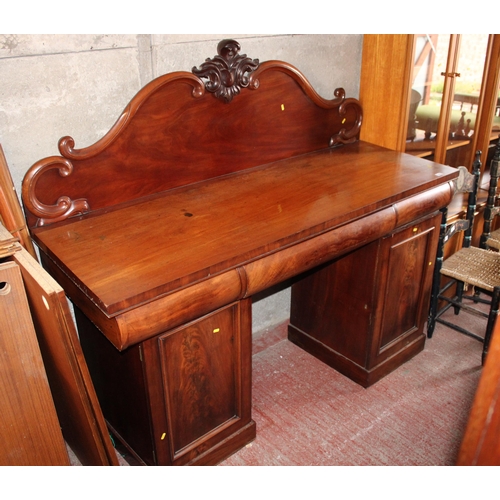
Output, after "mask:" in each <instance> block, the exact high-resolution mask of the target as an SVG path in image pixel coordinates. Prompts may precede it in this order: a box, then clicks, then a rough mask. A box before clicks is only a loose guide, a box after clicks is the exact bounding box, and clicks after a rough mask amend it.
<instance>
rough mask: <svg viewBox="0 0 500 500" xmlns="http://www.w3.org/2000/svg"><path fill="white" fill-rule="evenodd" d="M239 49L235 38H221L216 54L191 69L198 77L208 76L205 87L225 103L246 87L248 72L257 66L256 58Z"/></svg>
mask: <svg viewBox="0 0 500 500" xmlns="http://www.w3.org/2000/svg"><path fill="white" fill-rule="evenodd" d="M240 49H241V45H240V44H239V43H238V42H237V41H236V40H222V41H221V42H219V44H218V45H217V53H218V55H217V56H215V57H213V58H212V59H206V60H205V62H204V63H203V64H202V65H201V66H200V68H199V69H198V68H196V67H194V68H193V69H192V72H193V73H194V74H195V75H196V76H198V77H199V78H208V81H206V82H205V89H206V90H207V91H208V92H211V93H213V94H215V97H217V98H218V99H221V100H222V101H223V102H225V103H229V102H231V101H232V100H233V97H234V96H236V95H238V94H239V93H240V91H241V89H242V88H245V87H248V84H249V82H250V78H249V77H250V74H251V73H252V72H253V71H255V70H256V69H257V68H258V67H259V60H258V59H250V58H249V57H247V56H246V54H239V51H240Z"/></svg>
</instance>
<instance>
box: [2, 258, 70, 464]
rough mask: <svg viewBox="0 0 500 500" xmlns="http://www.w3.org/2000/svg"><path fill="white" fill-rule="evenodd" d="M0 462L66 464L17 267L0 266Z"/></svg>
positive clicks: (45, 376)
mask: <svg viewBox="0 0 500 500" xmlns="http://www.w3.org/2000/svg"><path fill="white" fill-rule="evenodd" d="M0 317H1V318H2V321H1V322H0V407H1V409H2V417H1V418H0V439H1V442H2V446H1V447H0V465H10V466H13V465H15V466H18V465H31V466H33V465H69V458H68V454H67V451H66V446H65V444H64V439H63V437H62V434H61V430H60V427H59V421H58V419H57V414H56V410H55V407H54V401H53V400H52V395H51V392H50V388H49V384H48V381H47V375H46V373H45V368H44V365H43V361H42V357H41V354H40V349H39V347H38V343H37V339H36V335H35V330H34V327H33V322H32V321H31V316H30V311H29V306H28V301H27V298H26V294H25V292H24V286H23V280H22V278H21V273H20V270H19V266H17V264H15V263H14V262H5V263H2V264H0Z"/></svg>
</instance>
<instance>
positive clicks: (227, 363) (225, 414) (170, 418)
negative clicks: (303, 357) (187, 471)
mask: <svg viewBox="0 0 500 500" xmlns="http://www.w3.org/2000/svg"><path fill="white" fill-rule="evenodd" d="M243 304H245V305H244V306H243V309H245V310H244V311H243V312H241V313H240V307H239V304H238V303H235V304H233V305H231V306H228V307H226V308H224V309H221V310H219V311H216V312H215V313H212V314H209V315H207V316H205V317H203V318H201V319H200V320H197V321H194V322H192V323H189V324H187V325H185V326H183V327H181V328H178V329H175V330H172V331H170V332H168V333H165V334H163V335H160V336H159V337H157V338H156V339H152V340H151V341H147V342H146V343H144V344H145V347H146V344H148V343H149V344H151V343H152V342H155V343H156V344H157V347H158V349H157V353H158V358H159V359H158V361H159V372H158V375H159V376H160V377H161V384H160V385H161V390H162V397H163V400H164V410H165V418H164V419H163V423H162V419H161V418H156V420H155V421H156V422H157V426H156V428H155V439H156V441H157V443H158V448H164V446H168V447H169V450H168V455H169V460H171V462H172V463H173V464H177V463H185V462H186V461H192V460H193V459H195V458H196V457H197V456H198V455H199V454H201V453H204V452H206V451H207V450H208V449H210V448H211V447H212V446H214V444H215V443H216V442H219V441H221V440H222V439H225V438H226V437H227V436H229V435H230V434H232V433H234V431H235V429H236V428H237V429H239V428H241V427H243V426H244V425H246V424H248V423H249V422H250V408H251V401H250V387H251V386H250V382H251V368H250V364H251V358H250V355H251V354H250V348H251V321H250V314H249V312H247V311H246V309H249V307H250V301H249V300H246V301H243ZM153 351H154V350H151V349H150V348H145V355H146V358H147V364H148V369H151V359H149V356H148V352H153ZM153 383H154V382H153ZM154 407H155V408H156V407H157V405H156V404H155V405H154ZM159 425H163V426H164V427H161V428H160V427H159ZM159 436H161V437H160V438H159V439H158V437H159ZM164 455H165V450H160V449H159V450H158V457H159V460H160V461H161V459H162V458H161V457H163V456H164Z"/></svg>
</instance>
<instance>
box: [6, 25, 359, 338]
mask: <svg viewBox="0 0 500 500" xmlns="http://www.w3.org/2000/svg"><path fill="white" fill-rule="evenodd" d="M223 38H234V39H236V40H238V41H239V42H240V44H241V46H242V49H241V53H243V54H247V55H248V56H249V57H251V58H252V59H259V60H260V61H265V60H268V59H280V60H284V61H287V62H290V63H291V64H293V65H295V66H296V67H297V68H299V69H300V70H301V71H302V72H303V73H304V74H305V76H306V77H307V78H308V79H309V81H310V82H311V84H312V85H313V87H314V88H315V89H316V91H317V92H318V93H319V94H320V95H322V96H323V97H325V98H331V97H333V92H334V90H335V89H336V88H337V87H344V88H345V90H346V93H347V96H348V97H356V98H357V97H358V96H359V75H360V67H361V53H362V39H363V36H362V35H346V34H343V35H279V34H278V35H250V34H247V35H231V34H226V35H152V34H140V35H123V34H122V35H110V34H108V35H106V34H103V35H95V34H93V35H83V34H80V35H25V34H23V35H0V82H1V85H0V143H1V144H2V147H3V150H4V153H5V156H6V158H7V162H8V164H9V167H10V171H11V174H12V177H13V180H14V184H15V187H16V190H17V193H18V194H19V195H20V193H21V182H22V179H23V177H24V174H25V173H26V171H27V170H28V169H29V167H30V166H31V165H32V164H33V163H34V162H35V161H37V160H39V159H40V158H43V157H45V156H49V155H57V154H58V150H57V142H58V140H59V139H60V138H61V137H62V136H65V135H70V136H71V137H73V139H74V140H75V147H76V148H82V147H86V146H89V145H91V144H93V143H94V142H95V141H97V140H98V139H100V138H101V137H102V136H103V135H104V134H105V133H106V132H107V131H108V130H109V129H110V127H111V126H112V125H113V123H114V122H115V121H116V119H117V118H118V116H119V115H120V113H121V111H122V110H123V108H124V107H125V106H126V105H127V104H128V102H129V101H130V99H131V98H132V97H133V96H134V95H135V94H136V93H137V92H138V91H139V90H140V89H141V88H142V87H143V86H144V85H145V84H147V83H148V82H149V81H151V80H152V79H153V78H155V77H157V76H160V75H162V74H164V73H168V72H170V71H179V70H184V71H190V70H191V68H192V67H193V66H200V64H201V63H202V62H204V61H205V59H206V58H208V57H213V56H214V55H216V52H217V43H218V42H219V41H220V40H221V39H223ZM262 297H263V298H260V300H256V301H255V303H254V310H253V316H254V330H256V331H258V330H262V329H265V328H268V327H269V326H271V325H273V324H276V323H279V322H281V321H284V320H285V319H286V318H287V317H288V314H289V305H288V303H289V288H286V287H285V288H284V289H282V290H279V291H278V292H275V291H273V293H271V294H264V295H263V296H262Z"/></svg>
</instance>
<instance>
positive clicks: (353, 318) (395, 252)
mask: <svg viewBox="0 0 500 500" xmlns="http://www.w3.org/2000/svg"><path fill="white" fill-rule="evenodd" d="M440 220H441V214H440V213H439V212H438V213H437V214H436V213H435V214H433V216H432V217H429V218H427V219H426V220H423V221H422V220H421V221H419V222H416V223H415V225H412V226H410V227H407V228H405V229H403V230H400V231H397V232H396V233H394V234H392V235H389V236H387V237H385V238H382V239H380V240H377V241H375V242H373V243H371V244H369V245H365V246H363V247H361V248H359V249H358V250H356V251H354V252H351V253H349V254H347V255H346V256H344V257H342V258H339V259H337V260H335V261H333V262H332V263H330V264H328V265H325V266H323V267H321V268H319V269H316V270H314V271H313V272H311V273H310V274H309V275H307V276H306V277H304V278H303V279H301V280H300V281H298V282H297V283H295V284H294V285H293V286H292V303H291V312H290V326H289V339H290V340H291V341H292V342H294V343H296V344H297V345H299V346H301V347H303V348H305V349H306V350H307V351H308V352H310V353H311V354H313V355H315V356H317V357H318V358H319V359H321V360H323V361H325V362H326V363H327V364H329V365H330V366H332V367H334V368H336V369H337V370H339V371H340V372H341V373H343V374H345V375H347V376H348V377H350V378H352V379H353V380H354V381H356V382H358V383H360V384H361V385H363V386H364V387H367V386H369V385H371V384H373V383H374V382H376V381H377V380H379V379H380V378H381V377H382V376H384V375H386V374H387V373H389V372H390V371H392V370H394V369H395V368H397V367H398V366H399V365H401V364H402V363H403V362H404V361H406V360H408V359H409V358H410V357H412V356H414V355H415V354H417V353H418V352H419V351H421V350H422V349H423V347H424V342H425V336H424V333H423V328H424V324H425V320H426V314H427V310H426V307H427V304H428V302H429V292H430V286H431V279H432V269H433V264H434V262H433V257H434V254H435V251H436V245H437V237H438V236H439V234H438V227H439V223H440ZM360 263H362V265H360Z"/></svg>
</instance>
